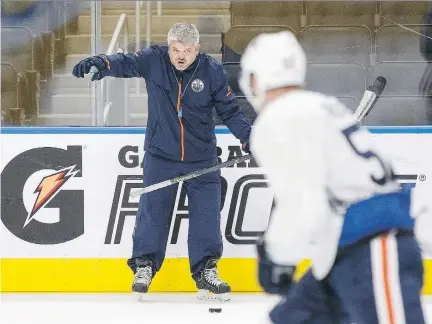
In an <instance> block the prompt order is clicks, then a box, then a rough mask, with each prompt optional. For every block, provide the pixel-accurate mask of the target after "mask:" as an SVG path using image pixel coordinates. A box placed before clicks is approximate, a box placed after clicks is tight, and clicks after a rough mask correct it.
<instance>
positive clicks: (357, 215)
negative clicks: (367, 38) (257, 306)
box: [240, 32, 430, 324]
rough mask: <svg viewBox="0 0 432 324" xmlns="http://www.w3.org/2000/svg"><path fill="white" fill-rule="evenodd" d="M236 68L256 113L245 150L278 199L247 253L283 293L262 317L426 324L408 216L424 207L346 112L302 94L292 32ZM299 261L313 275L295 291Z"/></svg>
mask: <svg viewBox="0 0 432 324" xmlns="http://www.w3.org/2000/svg"><path fill="white" fill-rule="evenodd" d="M241 64H242V76H241V80H240V83H241V87H242V90H243V91H244V93H245V94H246V95H247V97H248V98H249V101H250V102H251V104H252V105H253V106H254V108H255V109H256V111H257V112H259V115H258V118H257V120H256V121H255V124H254V125H255V126H254V129H253V130H252V134H251V151H252V153H253V154H254V156H255V158H256V160H257V162H258V163H259V164H260V165H261V166H262V167H263V168H264V170H265V172H266V174H267V175H268V179H269V183H270V186H271V187H272V188H273V190H274V192H275V200H276V209H275V210H274V213H273V215H272V217H271V220H270V223H269V227H268V229H267V231H266V233H265V234H264V235H263V237H262V238H261V239H260V240H259V243H258V245H257V248H258V256H259V265H258V266H259V271H258V276H259V282H260V284H261V286H262V287H263V289H264V290H265V291H267V292H268V293H272V294H280V295H282V296H284V298H283V299H282V301H281V302H280V303H279V304H278V305H277V306H275V307H274V308H273V309H272V310H271V312H270V314H269V318H267V321H268V322H271V323H278V324H279V323H288V324H297V323H308V324H339V323H344V324H350V323H355V324H376V323H380V324H384V323H385V324H397V323H410V324H421V323H424V318H423V313H422V308H421V304H420V293H421V292H420V290H421V288H422V283H423V267H422V258H421V254H420V249H419V246H418V244H417V241H416V238H415V237H414V218H413V217H415V216H419V215H420V211H421V212H425V211H426V210H425V209H422V208H420V207H418V209H417V210H416V208H414V206H413V204H412V203H411V201H412V196H413V192H414V190H411V189H410V188H403V189H401V188H400V186H399V185H398V184H397V183H396V181H395V177H394V174H393V171H392V166H391V161H390V160H389V159H388V158H387V157H385V156H384V154H383V152H381V151H380V149H378V148H377V147H375V146H374V141H373V139H372V137H371V136H370V134H369V132H368V131H367V130H366V129H364V128H361V127H360V126H359V125H358V124H357V123H356V120H355V118H354V117H353V115H352V114H351V112H350V111H349V110H348V109H347V108H346V107H344V106H343V105H342V104H341V103H340V102H339V101H338V100H337V99H336V98H333V97H329V96H325V95H322V94H319V93H314V92H310V91H305V90H303V86H304V83H305V73H306V57H305V54H304V52H303V49H302V48H301V46H300V45H299V43H298V42H297V40H296V38H295V36H294V35H293V34H291V33H288V32H281V33H275V34H263V35H260V36H258V37H257V38H256V39H255V40H253V41H252V42H251V43H250V45H249V46H248V48H247V50H246V52H245V54H244V56H243V57H242V61H241ZM420 216H422V215H420ZM429 229H430V227H429ZM424 236H425V237H428V234H425V235H424ZM429 236H430V232H429ZM429 239H430V238H429ZM306 256H311V257H312V269H311V270H310V271H309V272H307V273H306V275H305V276H304V277H303V278H302V279H301V280H300V281H299V282H296V283H293V275H294V272H295V269H296V264H298V263H299V262H300V261H301V260H302V259H303V258H305V257H306Z"/></svg>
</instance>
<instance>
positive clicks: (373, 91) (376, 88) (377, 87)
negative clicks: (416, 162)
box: [130, 76, 386, 197]
mask: <svg viewBox="0 0 432 324" xmlns="http://www.w3.org/2000/svg"><path fill="white" fill-rule="evenodd" d="M385 85H386V79H385V78H384V77H381V76H380V77H378V78H376V80H375V82H374V84H373V85H371V86H369V87H368V88H367V89H366V91H365V93H364V95H363V98H362V100H361V101H360V104H359V105H358V107H357V109H356V111H355V113H354V115H356V116H357V117H356V118H357V121H360V120H361V119H362V118H363V117H364V116H366V115H367V114H368V113H369V112H370V111H371V110H372V108H373V107H374V105H375V103H376V102H377V100H378V98H379V97H380V95H381V93H382V92H383V90H384V87H385ZM251 158H252V155H251V154H248V155H244V156H241V157H239V158H235V159H232V160H229V161H226V162H223V163H220V164H216V165H214V166H211V167H209V168H205V169H201V170H197V171H193V172H191V173H188V174H185V175H182V176H179V177H176V178H172V179H168V180H165V181H162V182H159V183H155V184H153V185H150V186H147V187H144V188H142V189H138V190H135V191H133V192H131V194H130V196H131V197H137V196H140V195H142V194H145V193H147V192H151V191H154V190H158V189H161V188H164V187H168V186H170V185H172V184H175V183H178V182H182V181H185V180H189V179H192V178H196V177H199V176H201V175H203V174H206V173H210V172H214V171H217V170H219V169H222V168H226V167H229V166H232V165H234V164H237V163H240V162H244V161H247V160H249V159H251Z"/></svg>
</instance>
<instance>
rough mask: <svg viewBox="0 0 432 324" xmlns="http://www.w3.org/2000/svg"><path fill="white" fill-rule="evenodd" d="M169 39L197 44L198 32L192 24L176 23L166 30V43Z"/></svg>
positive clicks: (169, 41)
mask: <svg viewBox="0 0 432 324" xmlns="http://www.w3.org/2000/svg"><path fill="white" fill-rule="evenodd" d="M171 41H179V42H182V43H183V44H190V45H195V46H197V45H198V44H199V32H198V29H197V28H196V26H195V25H194V24H188V23H177V24H175V25H174V26H172V27H171V29H170V31H169V32H168V45H169V44H170V43H171Z"/></svg>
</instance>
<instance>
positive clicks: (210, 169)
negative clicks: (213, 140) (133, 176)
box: [130, 154, 252, 197]
mask: <svg viewBox="0 0 432 324" xmlns="http://www.w3.org/2000/svg"><path fill="white" fill-rule="evenodd" d="M251 158H252V155H251V154H248V155H243V156H241V157H238V158H235V159H231V160H228V161H226V162H223V163H220V164H215V165H213V166H211V167H208V168H205V169H201V170H197V171H194V172H191V173H188V174H185V175H182V176H179V177H176V178H172V179H168V180H165V181H162V182H159V183H155V184H153V185H150V186H147V187H144V188H142V189H139V190H136V191H133V192H131V194H130V196H131V197H136V196H140V195H142V194H144V193H147V192H150V191H154V190H158V189H161V188H165V187H168V186H170V185H172V184H174V183H178V182H182V181H185V180H189V179H192V178H196V177H199V176H201V175H203V174H206V173H210V172H214V171H217V170H219V169H222V168H226V167H229V166H232V165H234V164H237V163H240V162H244V161H247V160H249V159H251Z"/></svg>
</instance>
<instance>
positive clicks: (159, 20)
mask: <svg viewBox="0 0 432 324" xmlns="http://www.w3.org/2000/svg"><path fill="white" fill-rule="evenodd" d="M118 19H119V15H118V14H114V15H103V16H102V25H101V29H102V31H101V32H102V34H110V35H112V33H113V32H114V29H115V27H116V25H117V21H118ZM178 22H188V23H192V24H195V25H196V26H197V28H198V30H199V32H200V33H212V34H217V33H219V34H220V33H221V32H222V31H227V30H228V29H229V27H230V24H231V17H230V15H229V14H225V15H191V16H183V15H160V16H157V15H153V16H152V20H151V31H152V33H153V34H163V35H164V36H165V38H166V35H167V34H168V31H169V30H170V28H171V27H172V25H174V24H175V23H178ZM128 28H129V32H130V33H132V32H135V15H129V16H128ZM140 31H141V33H142V34H143V35H145V32H146V16H145V15H141V29H140ZM90 32H91V17H90V16H88V15H80V16H79V17H78V33H79V34H90Z"/></svg>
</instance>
